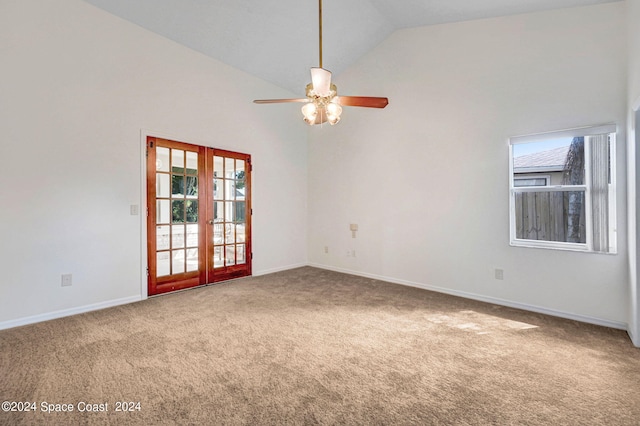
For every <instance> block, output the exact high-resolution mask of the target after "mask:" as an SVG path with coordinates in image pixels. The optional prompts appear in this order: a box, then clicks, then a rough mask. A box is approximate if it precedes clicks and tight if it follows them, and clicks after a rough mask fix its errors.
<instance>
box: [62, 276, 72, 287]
mask: <svg viewBox="0 0 640 426" xmlns="http://www.w3.org/2000/svg"><path fill="white" fill-rule="evenodd" d="M71 278H72V276H71V274H62V287H70V286H71V283H72V280H71Z"/></svg>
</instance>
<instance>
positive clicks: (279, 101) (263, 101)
mask: <svg viewBox="0 0 640 426" xmlns="http://www.w3.org/2000/svg"><path fill="white" fill-rule="evenodd" d="M285 102H309V99H308V98H299V99H256V100H254V101H253V103H255V104H282V103H285Z"/></svg>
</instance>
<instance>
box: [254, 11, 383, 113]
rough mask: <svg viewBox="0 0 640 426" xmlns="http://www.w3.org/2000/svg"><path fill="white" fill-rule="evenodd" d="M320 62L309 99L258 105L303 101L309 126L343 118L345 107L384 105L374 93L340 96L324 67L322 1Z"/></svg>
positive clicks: (314, 70) (266, 101)
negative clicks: (371, 94)
mask: <svg viewBox="0 0 640 426" xmlns="http://www.w3.org/2000/svg"><path fill="white" fill-rule="evenodd" d="M318 9H319V12H318V15H319V34H320V37H319V39H320V43H319V44H320V55H319V56H320V64H319V65H318V67H314V68H311V83H309V84H307V87H306V95H307V97H306V98H299V99H258V100H255V101H253V102H255V103H257V104H276V103H285V102H303V103H304V104H305V105H304V106H303V107H302V115H303V116H304V121H305V122H306V123H308V124H310V125H314V124H322V123H325V122H327V121H328V122H329V124H331V125H334V124H336V123H337V122H338V121H340V114H342V107H343V106H356V107H366V108H384V107H386V106H387V104H388V103H389V99H387V98H377V97H371V96H338V91H337V89H336V85H335V84H333V83H331V71H329V70H326V69H324V68H322V0H318Z"/></svg>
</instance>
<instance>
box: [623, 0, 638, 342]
mask: <svg viewBox="0 0 640 426" xmlns="http://www.w3.org/2000/svg"><path fill="white" fill-rule="evenodd" d="M626 5H627V31H628V43H627V46H628V58H629V98H628V101H629V103H628V111H629V145H628V147H629V154H630V155H629V182H630V183H629V200H630V202H629V217H630V222H631V223H630V226H629V228H630V231H631V232H630V234H629V238H630V244H629V264H630V275H631V279H630V286H629V292H630V297H629V300H630V314H629V324H630V327H629V334H630V335H631V338H632V339H633V341H634V343H635V345H636V346H640V289H639V288H638V269H639V267H640V262H639V260H638V253H640V247H638V244H640V227H638V223H639V222H640V202H639V201H638V199H637V189H638V188H640V173H639V172H638V163H639V159H640V149H638V141H640V129H638V126H640V120H639V119H638V118H639V117H640V30H639V29H638V22H640V0H627V2H626ZM634 110H635V113H634Z"/></svg>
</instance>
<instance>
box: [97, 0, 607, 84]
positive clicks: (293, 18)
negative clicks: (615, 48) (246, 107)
mask: <svg viewBox="0 0 640 426" xmlns="http://www.w3.org/2000/svg"><path fill="white" fill-rule="evenodd" d="M85 1H87V2H88V3H91V4H93V5H95V6H98V7H100V8H102V9H104V10H106V11H108V12H110V13H112V14H114V15H117V16H119V17H121V18H123V19H126V20H128V21H131V22H133V23H135V24H137V25H139V26H141V27H143V28H146V29H148V30H151V31H153V32H155V33H158V34H160V35H162V36H164V37H167V38H169V39H171V40H174V41H176V42H178V43H180V44H183V45H184V46H187V47H189V48H191V49H194V50H197V51H199V52H201V53H203V54H205V55H208V56H210V57H212V58H215V59H217V60H220V61H222V62H224V63H226V64H229V65H231V66H233V67H236V68H238V69H241V70H243V71H246V72H248V73H250V74H252V75H255V76H257V77H260V78H262V79H264V80H266V81H269V82H271V83H273V84H275V85H277V86H280V87H282V88H285V89H288V90H290V91H292V92H293V93H298V94H302V93H303V90H304V86H305V85H306V84H307V83H308V82H309V81H310V77H309V68H310V67H313V66H318V1H317V0H85ZM613 1H619V0H517V1H514V0H403V1H397V0H347V1H345V0H342V1H341V0H324V1H323V5H322V7H323V66H324V68H327V69H329V70H331V71H332V72H333V73H334V76H335V75H338V74H339V73H340V72H341V71H343V70H344V69H346V68H347V67H349V66H350V65H351V64H353V63H354V62H355V61H357V60H358V59H359V58H360V57H361V56H363V55H365V54H366V53H367V52H368V51H370V50H371V49H373V48H374V47H375V46H376V45H378V44H379V43H380V42H381V41H383V40H384V39H385V38H387V37H388V36H389V35H390V34H391V33H393V32H394V31H396V30H398V29H401V28H408V27H416V26H424V25H435V24H442V23H448V22H458V21H465V20H472V19H481V18H490V17H497V16H506V15H513V14H520V13H528V12H535V11H542V10H548V9H559V8H566V7H575V6H586V5H591V4H596V3H610V2H613Z"/></svg>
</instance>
